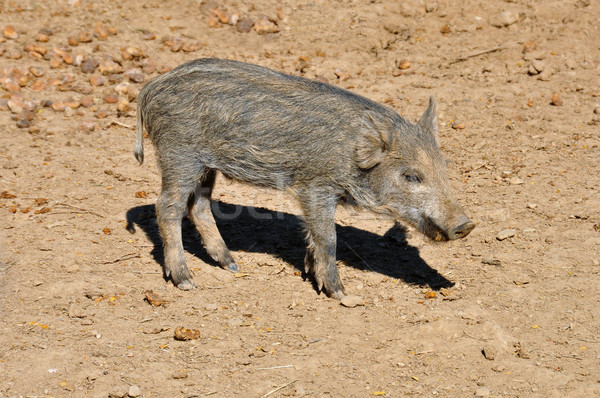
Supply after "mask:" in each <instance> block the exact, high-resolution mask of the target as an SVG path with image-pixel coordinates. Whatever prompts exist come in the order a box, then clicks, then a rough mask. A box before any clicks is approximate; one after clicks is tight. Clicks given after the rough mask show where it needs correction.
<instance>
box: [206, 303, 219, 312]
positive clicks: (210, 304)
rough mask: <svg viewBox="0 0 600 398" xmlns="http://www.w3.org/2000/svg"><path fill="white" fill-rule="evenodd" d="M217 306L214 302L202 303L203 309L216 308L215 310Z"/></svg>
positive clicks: (211, 309) (213, 309) (214, 309)
mask: <svg viewBox="0 0 600 398" xmlns="http://www.w3.org/2000/svg"><path fill="white" fill-rule="evenodd" d="M217 308H219V307H218V306H217V304H215V303H208V304H205V305H204V309H205V310H206V311H216V310H217Z"/></svg>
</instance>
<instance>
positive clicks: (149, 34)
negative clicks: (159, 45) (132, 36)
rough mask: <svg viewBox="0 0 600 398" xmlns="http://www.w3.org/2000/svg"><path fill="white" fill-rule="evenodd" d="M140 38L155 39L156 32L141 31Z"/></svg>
mask: <svg viewBox="0 0 600 398" xmlns="http://www.w3.org/2000/svg"><path fill="white" fill-rule="evenodd" d="M142 39H143V40H154V39H156V33H154V32H150V31H148V30H145V31H143V32H142Z"/></svg>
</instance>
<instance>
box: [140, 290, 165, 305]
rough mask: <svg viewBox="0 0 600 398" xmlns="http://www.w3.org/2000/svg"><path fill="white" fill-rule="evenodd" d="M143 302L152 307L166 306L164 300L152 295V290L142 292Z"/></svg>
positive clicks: (154, 294)
mask: <svg viewBox="0 0 600 398" xmlns="http://www.w3.org/2000/svg"><path fill="white" fill-rule="evenodd" d="M144 295H145V298H144V299H145V300H146V301H147V302H148V303H149V304H150V305H152V306H154V307H161V306H164V305H165V304H166V302H165V300H163V298H162V297H160V296H159V295H158V294H156V293H154V292H153V291H152V290H146V291H145V292H144Z"/></svg>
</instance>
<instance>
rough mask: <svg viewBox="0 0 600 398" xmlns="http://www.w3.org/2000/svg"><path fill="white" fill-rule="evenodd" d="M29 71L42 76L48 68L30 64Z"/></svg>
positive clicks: (36, 75)
mask: <svg viewBox="0 0 600 398" xmlns="http://www.w3.org/2000/svg"><path fill="white" fill-rule="evenodd" d="M29 73H31V74H32V75H33V76H35V77H41V76H44V74H45V73H46V70H45V69H44V68H42V67H41V66H30V67H29Z"/></svg>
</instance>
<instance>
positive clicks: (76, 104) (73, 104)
mask: <svg viewBox="0 0 600 398" xmlns="http://www.w3.org/2000/svg"><path fill="white" fill-rule="evenodd" d="M65 106H68V107H69V108H71V109H77V108H79V107H80V106H81V102H80V101H79V100H78V99H75V98H72V97H70V98H68V99H67V100H66V101H65Z"/></svg>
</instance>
